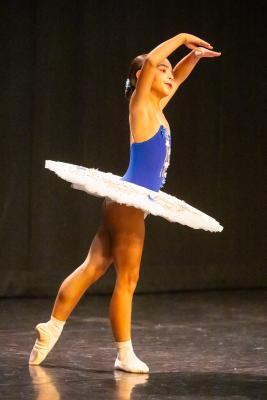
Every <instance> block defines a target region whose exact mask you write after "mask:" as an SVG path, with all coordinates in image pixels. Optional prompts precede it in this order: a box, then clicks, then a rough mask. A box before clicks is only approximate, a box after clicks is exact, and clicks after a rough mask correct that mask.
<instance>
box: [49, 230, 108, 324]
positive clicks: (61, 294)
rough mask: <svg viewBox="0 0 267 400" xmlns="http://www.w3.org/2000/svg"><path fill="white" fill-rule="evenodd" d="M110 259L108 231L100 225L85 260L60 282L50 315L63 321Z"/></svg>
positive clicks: (103, 270) (98, 276)
mask: <svg viewBox="0 0 267 400" xmlns="http://www.w3.org/2000/svg"><path fill="white" fill-rule="evenodd" d="M112 261H113V257H112V255H111V246H110V237H109V233H108V231H107V230H106V229H105V227H103V226H101V227H100V228H99V229H98V232H97V233H96V235H95V237H94V239H93V241H92V244H91V247H90V250H89V253H88V256H87V258H86V259H85V261H84V262H83V263H82V264H81V265H80V266H79V267H78V268H77V269H76V270H75V271H73V272H72V273H71V274H70V275H69V276H68V277H67V278H66V279H65V280H64V281H63V283H62V284H61V286H60V289H59V291H58V294H57V297H56V300H55V304H54V307H53V311H52V315H53V316H54V317H55V318H57V319H60V320H63V321H65V320H66V319H67V318H68V317H69V315H70V313H71V312H72V310H73V309H74V307H75V306H76V304H77V303H78V301H79V300H80V298H81V297H82V295H83V294H84V292H85V291H86V290H87V289H88V288H89V287H90V286H91V285H92V284H93V283H94V282H96V281H97V280H98V279H99V278H100V277H101V276H102V275H103V274H104V273H105V272H106V271H107V269H108V268H109V266H110V265H111V263H112Z"/></svg>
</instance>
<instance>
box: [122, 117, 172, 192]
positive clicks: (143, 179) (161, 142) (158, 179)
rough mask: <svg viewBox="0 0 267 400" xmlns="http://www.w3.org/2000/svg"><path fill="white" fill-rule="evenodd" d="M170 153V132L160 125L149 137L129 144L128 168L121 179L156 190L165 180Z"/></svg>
mask: <svg viewBox="0 0 267 400" xmlns="http://www.w3.org/2000/svg"><path fill="white" fill-rule="evenodd" d="M170 155H171V134H170V133H169V132H168V129H167V128H165V127H164V126H163V125H160V127H159V130H158V131H157V133H155V135H154V136H152V137H151V138H149V139H147V140H145V141H143V142H137V143H132V144H131V148H130V161H129V165H128V169H127V171H126V172H125V174H124V175H123V176H122V178H121V179H122V180H124V181H128V182H132V183H135V184H137V185H140V186H144V187H146V188H148V189H150V190H154V191H156V192H158V191H159V190H160V188H162V187H163V186H164V184H165V182H166V176H167V169H168V166H169V164H170Z"/></svg>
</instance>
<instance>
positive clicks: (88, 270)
mask: <svg viewBox="0 0 267 400" xmlns="http://www.w3.org/2000/svg"><path fill="white" fill-rule="evenodd" d="M112 261H113V257H112V255H111V247H110V237H109V234H108V232H107V230H106V229H105V227H104V225H103V224H101V226H100V227H99V229H98V231H97V233H96V235H95V237H94V239H93V241H92V244H91V246H90V250H89V253H88V255H87V257H86V259H85V261H84V262H83V263H82V264H81V265H80V266H79V267H78V268H77V269H76V270H75V271H74V272H73V273H72V274H70V275H69V276H68V277H67V278H66V279H65V280H64V281H63V283H62V284H61V286H60V289H59V292H58V294H57V297H56V300H55V304H54V307H53V311H52V314H51V318H50V321H47V322H46V323H40V324H38V325H37V326H36V327H35V330H36V332H37V339H36V341H35V344H34V347H33V349H32V351H31V354H30V359H29V363H30V364H32V365H39V364H40V363H41V362H42V361H43V360H44V359H45V358H46V356H47V355H48V353H49V352H50V351H51V350H52V348H53V347H54V345H55V344H56V342H57V340H58V338H59V336H60V334H61V332H62V330H63V326H64V323H65V321H66V319H67V318H68V316H69V315H70V313H71V312H72V310H73V309H74V307H75V306H76V304H77V303H78V301H79V300H80V298H81V296H82V295H83V293H84V292H85V291H86V289H87V288H88V287H89V286H91V285H92V284H93V283H94V282H95V281H96V280H97V279H99V278H100V277H101V276H102V275H103V274H104V273H105V271H106V270H107V269H108V267H109V266H110V264H111V263H112Z"/></svg>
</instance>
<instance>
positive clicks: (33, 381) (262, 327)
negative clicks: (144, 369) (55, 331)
mask: <svg viewBox="0 0 267 400" xmlns="http://www.w3.org/2000/svg"><path fill="white" fill-rule="evenodd" d="M109 300H110V296H95V295H94V296H93V295H90V293H87V295H86V296H84V297H83V298H82V300H81V301H80V303H79V304H78V306H77V307H76V309H75V310H74V312H73V313H72V315H71V316H70V318H69V319H68V321H67V323H66V325H65V328H64V331H63V333H62V335H61V337H60V339H59V341H58V342H57V344H56V346H55V347H54V349H53V350H52V351H51V353H50V354H49V355H48V357H47V358H46V360H45V361H44V362H43V363H42V364H41V366H32V367H29V365H28V358H29V354H30V351H31V349H32V346H33V344H34V341H35V338H36V336H35V333H34V326H35V325H36V324H37V323H38V322H44V321H47V320H48V319H49V316H50V312H51V308H52V305H53V302H54V298H42V299H0V306H1V321H0V345H1V362H0V368H1V371H0V372H1V374H0V399H1V400H13V399H15V400H19V399H23V400H31V399H36V400H37V399H38V400H58V399H62V400H76V399H79V400H82V399H88V400H89V399H90V400H91V399H92V400H95V399H105V400H110V399H112V400H130V399H131V400H135V399H138V400H139V399H140V400H141V399H142V400H146V399H151V400H152V399H153V400H158V399H159V400H161V399H183V400H188V399H190V400H191V399H205V400H208V399H224V400H228V399H235V400H237V399H238V400H243V399H244V400H245V399H246V400H247V399H253V400H257V399H264V400H266V399H267V312H266V311H267V290H239V291H207V292H179V293H170V294H149V295H137V294H136V295H135V296H134V302H133V314H132V341H133V347H134V350H135V353H136V354H137V356H139V357H140V358H141V360H143V361H145V362H146V363H147V364H148V366H149V367H150V372H149V373H148V374H132V373H127V372H123V371H115V370H113V364H114V361H115V357H116V348H115V345H114V339H113V336H112V331H111V327H110V323H109V319H108V303H109Z"/></svg>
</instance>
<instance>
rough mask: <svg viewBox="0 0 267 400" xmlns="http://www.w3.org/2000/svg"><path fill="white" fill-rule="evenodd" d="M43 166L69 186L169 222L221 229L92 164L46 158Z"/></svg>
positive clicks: (170, 200) (160, 194) (165, 196)
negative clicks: (81, 164)
mask: <svg viewBox="0 0 267 400" xmlns="http://www.w3.org/2000/svg"><path fill="white" fill-rule="evenodd" d="M45 168H47V169H49V170H51V171H53V172H55V173H56V175H58V176H59V177H60V178H62V179H64V180H66V181H68V182H70V183H71V187H72V188H73V189H77V190H82V191H84V192H86V193H88V194H91V195H93V196H96V197H106V198H107V199H108V200H109V201H115V202H117V203H120V204H126V205H129V206H134V207H136V208H139V209H141V210H143V211H144V213H145V216H147V215H148V214H152V215H155V216H159V217H163V218H165V219H166V220H168V221H170V222H178V223H179V224H182V225H187V226H189V227H190V228H194V229H204V230H205V231H210V232H221V231H222V230H223V226H222V225H220V223H219V222H218V221H216V220H215V219H214V218H212V217H210V216H209V215H207V214H205V213H203V212H202V211H200V210H198V209H197V208H194V207H192V206H190V205H189V204H187V203H186V202H185V201H183V200H180V199H178V198H177V197H175V196H172V195H170V194H168V193H165V192H163V191H161V190H159V191H158V192H155V191H153V190H150V189H148V188H146V187H143V186H140V185H137V184H135V183H132V182H127V181H123V180H122V179H121V176H119V175H115V174H113V173H111V172H104V171H100V170H98V169H96V168H86V167H83V166H79V165H75V164H69V163H65V162H60V161H52V160H46V162H45Z"/></svg>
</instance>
